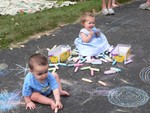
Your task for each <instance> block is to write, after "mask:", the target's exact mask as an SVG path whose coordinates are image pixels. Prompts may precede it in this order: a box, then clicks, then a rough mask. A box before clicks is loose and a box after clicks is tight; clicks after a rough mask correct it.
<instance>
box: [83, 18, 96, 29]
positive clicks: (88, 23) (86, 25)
mask: <svg viewBox="0 0 150 113" xmlns="http://www.w3.org/2000/svg"><path fill="white" fill-rule="evenodd" d="M82 25H83V26H84V28H85V29H87V30H91V29H92V28H93V27H94V26H95V17H90V16H88V17H86V21H85V22H84V23H83V24H82Z"/></svg>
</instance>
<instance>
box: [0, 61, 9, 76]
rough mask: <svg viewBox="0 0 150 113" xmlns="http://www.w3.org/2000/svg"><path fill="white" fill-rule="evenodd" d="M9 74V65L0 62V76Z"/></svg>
mask: <svg viewBox="0 0 150 113" xmlns="http://www.w3.org/2000/svg"><path fill="white" fill-rule="evenodd" d="M8 74H9V70H8V65H7V64H4V63H2V64H0V76H5V75H8Z"/></svg>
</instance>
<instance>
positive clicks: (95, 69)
mask: <svg viewBox="0 0 150 113" xmlns="http://www.w3.org/2000/svg"><path fill="white" fill-rule="evenodd" d="M90 70H93V71H99V69H97V68H90Z"/></svg>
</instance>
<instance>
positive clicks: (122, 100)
mask: <svg viewBox="0 0 150 113" xmlns="http://www.w3.org/2000/svg"><path fill="white" fill-rule="evenodd" d="M108 100H109V102H110V103H112V104H114V105H117V106H122V107H137V106H141V105H144V104H146V103H147V102H148V100H149V96H148V94H147V93H146V92H145V91H143V90H141V89H138V88H134V87H130V86H122V87H118V88H115V89H112V90H111V91H110V92H109V94H108Z"/></svg>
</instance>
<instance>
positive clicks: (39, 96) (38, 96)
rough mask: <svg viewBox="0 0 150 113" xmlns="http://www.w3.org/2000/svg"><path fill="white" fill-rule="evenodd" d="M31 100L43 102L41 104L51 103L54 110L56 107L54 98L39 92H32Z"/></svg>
mask: <svg viewBox="0 0 150 113" xmlns="http://www.w3.org/2000/svg"><path fill="white" fill-rule="evenodd" d="M31 100H32V101H35V102H38V103H41V104H46V105H50V106H51V109H52V110H54V108H55V102H54V100H52V99H50V98H48V97H46V96H44V95H42V94H40V93H38V92H33V93H32V95H31Z"/></svg>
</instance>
